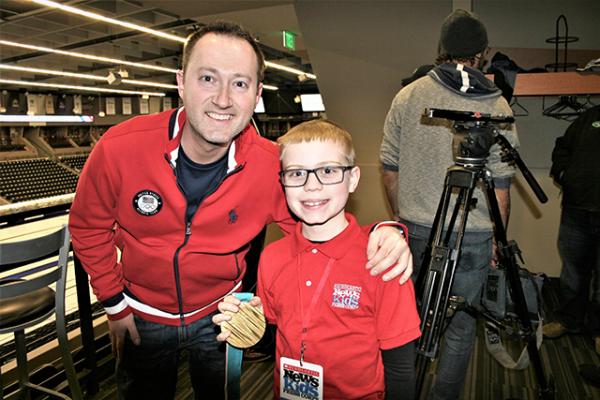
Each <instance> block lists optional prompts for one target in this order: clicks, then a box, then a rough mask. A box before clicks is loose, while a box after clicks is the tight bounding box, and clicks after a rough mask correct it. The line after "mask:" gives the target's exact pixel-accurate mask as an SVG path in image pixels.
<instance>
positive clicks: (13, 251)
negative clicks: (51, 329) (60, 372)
mask: <svg viewBox="0 0 600 400" xmlns="http://www.w3.org/2000/svg"><path fill="white" fill-rule="evenodd" d="M69 239H70V236H69V231H68V228H67V227H66V226H63V227H62V228H61V229H60V230H58V231H56V232H53V233H51V234H48V235H45V236H42V237H39V238H35V239H30V240H23V241H20V242H10V243H0V271H7V270H11V269H15V268H19V267H21V266H26V265H29V264H31V263H33V262H39V261H43V260H48V261H51V260H53V259H55V258H56V257H55V256H56V254H57V253H58V263H57V265H56V266H52V267H50V268H46V269H44V271H43V272H42V273H39V274H38V273H37V272H36V274H35V276H32V275H31V274H32V271H28V272H29V274H30V275H28V276H27V279H5V280H0V333H8V332H12V333H14V335H15V347H16V357H17V370H18V373H19V390H20V391H22V392H28V391H30V390H36V391H39V392H42V393H44V394H46V395H51V396H53V397H58V398H61V399H70V397H68V396H66V395H64V394H62V393H60V392H58V391H55V390H51V389H48V388H45V387H42V386H40V385H36V384H33V383H31V382H30V381H29V373H28V372H27V371H28V368H27V350H26V348H25V328H28V327H30V326H33V325H36V324H38V323H40V322H42V321H43V320H45V319H47V318H49V317H50V316H52V315H53V314H54V315H55V316H56V333H57V336H58V342H59V347H60V351H61V355H62V361H63V366H64V369H65V372H66V374H67V379H68V382H69V388H70V390H71V395H72V398H73V399H75V400H81V399H83V394H82V392H81V388H80V387H79V382H78V380H77V374H76V373H75V368H74V366H73V360H72V358H71V353H70V351H69V346H68V340H67V330H66V325H65V284H66V276H67V259H68V255H69V243H70V240H69ZM53 283H56V290H52V289H51V288H50V287H48V286H49V285H51V284H53ZM2 392H3V389H2V386H1V385H0V399H1V398H3V393H2ZM24 394H28V393H24ZM27 398H28V396H27Z"/></svg>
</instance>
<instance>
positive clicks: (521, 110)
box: [510, 96, 529, 117]
mask: <svg viewBox="0 0 600 400" xmlns="http://www.w3.org/2000/svg"><path fill="white" fill-rule="evenodd" d="M510 108H512V110H513V116H515V117H527V116H528V115H529V110H527V109H526V108H525V107H523V105H522V104H521V103H519V98H518V97H517V96H514V97H513V100H512V101H511V103H510Z"/></svg>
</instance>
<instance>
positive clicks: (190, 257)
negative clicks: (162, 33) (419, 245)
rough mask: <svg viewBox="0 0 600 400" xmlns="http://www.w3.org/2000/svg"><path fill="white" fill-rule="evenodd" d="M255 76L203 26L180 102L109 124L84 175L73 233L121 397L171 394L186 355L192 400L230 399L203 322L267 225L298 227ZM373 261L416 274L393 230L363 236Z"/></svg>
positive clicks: (243, 34) (239, 45) (249, 51)
mask: <svg viewBox="0 0 600 400" xmlns="http://www.w3.org/2000/svg"><path fill="white" fill-rule="evenodd" d="M263 72H264V57H263V55H262V52H261V51H260V49H259V47H258V45H257V43H256V42H255V41H254V39H253V38H252V36H251V35H250V34H249V33H248V32H247V31H245V30H243V29H242V28H241V27H240V26H238V25H236V24H232V23H215V24H210V25H207V26H205V27H203V28H202V29H201V30H199V31H198V32H195V33H194V34H192V35H191V36H190V37H189V38H188V41H187V43H186V45H185V47H184V50H183V68H182V70H181V71H180V72H179V73H178V74H177V83H178V89H179V95H180V96H181V98H182V99H183V103H184V105H185V107H182V108H180V109H178V110H170V111H165V112H163V113H159V114H156V115H149V116H142V117H137V118H133V119H131V120H129V121H126V122H124V123H122V124H119V125H117V126H115V127H113V128H111V129H110V130H109V131H108V132H107V133H106V134H105V135H104V136H103V137H102V139H101V140H100V141H99V142H98V143H97V145H96V146H95V148H94V151H93V152H92V154H91V155H90V157H89V159H88V161H87V163H86V166H85V168H84V170H83V172H82V175H81V177H80V180H79V184H78V187H77V195H76V197H75V201H74V203H73V206H72V208H71V216H70V229H71V232H72V238H73V246H74V248H75V251H76V253H77V255H78V256H79V258H80V259H81V261H82V264H83V266H84V268H85V269H86V271H87V272H88V273H89V275H90V283H91V285H92V287H93V289H94V293H95V294H96V296H97V297H98V299H99V300H100V302H101V303H102V305H103V306H104V308H105V310H106V313H107V316H108V319H109V331H110V337H111V342H112V345H113V351H114V353H115V355H116V357H117V386H118V393H119V398H127V399H169V398H173V396H174V392H175V386H176V378H177V362H178V353H179V351H180V350H182V349H186V350H187V353H188V356H189V369H190V375H191V382H192V385H193V388H194V392H195V397H196V398H207V399H219V398H223V397H224V391H223V388H224V382H225V368H224V366H225V355H224V352H223V349H222V346H219V343H218V342H217V340H216V334H215V326H214V325H213V324H212V321H211V317H212V315H213V314H214V313H215V311H216V309H217V303H218V302H219V300H221V299H222V298H223V297H224V296H226V295H228V294H230V293H233V292H236V291H239V290H240V287H241V282H242V278H243V277H244V274H245V271H246V265H245V261H244V256H245V255H246V253H247V252H248V250H249V247H250V245H249V243H250V242H251V240H252V239H253V238H254V237H255V236H256V235H257V234H258V233H259V232H260V231H261V230H262V228H263V227H264V225H266V224H268V223H271V222H276V223H278V224H279V225H280V226H281V227H282V228H283V230H284V231H286V232H289V230H290V228H291V226H292V224H293V221H292V219H291V217H290V215H289V212H288V210H287V207H286V205H285V199H284V196H283V191H282V189H281V186H280V184H279V182H278V171H279V158H278V156H279V154H278V149H277V147H276V145H275V144H273V143H271V142H269V141H267V140H265V139H263V138H261V137H260V136H259V135H258V134H257V132H256V131H255V129H254V127H253V126H252V124H250V123H249V121H250V118H251V115H252V112H253V110H254V107H255V105H256V103H257V101H258V99H259V97H260V94H261V91H262V83H261V82H262V77H263ZM117 248H118V249H119V250H120V252H121V258H120V260H119V259H118V257H117ZM376 250H377V254H375V252H376ZM368 256H369V258H370V261H369V266H374V267H373V268H372V270H374V271H375V273H379V272H381V271H383V270H386V269H387V268H389V267H390V266H394V265H395V267H394V268H392V270H390V271H388V272H387V274H386V275H385V277H386V278H389V279H391V278H392V277H395V276H398V275H400V274H402V278H401V281H403V280H406V279H408V277H409V276H410V273H411V270H412V260H411V257H410V252H409V251H408V247H407V246H406V243H405V242H404V240H403V239H400V235H399V233H398V232H396V231H394V229H393V228H387V230H386V229H385V228H384V229H381V230H376V231H375V232H374V233H373V234H371V242H370V247H369V253H368Z"/></svg>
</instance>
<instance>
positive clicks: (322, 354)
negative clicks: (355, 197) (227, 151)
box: [213, 120, 420, 399]
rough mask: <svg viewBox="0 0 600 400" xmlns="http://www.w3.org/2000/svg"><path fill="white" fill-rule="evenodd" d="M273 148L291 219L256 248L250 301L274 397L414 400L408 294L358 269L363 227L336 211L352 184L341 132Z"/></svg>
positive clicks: (414, 323) (306, 133) (232, 304)
mask: <svg viewBox="0 0 600 400" xmlns="http://www.w3.org/2000/svg"><path fill="white" fill-rule="evenodd" d="M278 142H279V144H280V145H281V169H282V171H281V183H282V185H283V186H284V188H285V196H286V199H287V204H288V206H289V208H290V209H291V210H292V212H293V213H294V214H295V215H296V216H297V217H298V219H299V220H300V222H299V223H298V224H297V225H296V228H295V230H294V232H293V233H292V234H290V235H289V236H287V237H285V238H283V239H281V240H279V241H277V242H275V243H272V244H271V245H269V246H267V248H266V249H265V250H264V252H263V254H262V257H261V261H260V266H259V270H258V274H259V277H258V296H257V297H254V298H253V299H252V300H251V305H253V306H256V307H261V305H262V308H263V310H264V314H265V316H266V318H267V320H268V321H269V323H272V324H275V325H277V345H276V361H275V385H274V390H275V397H276V398H279V397H280V396H281V398H294V399H295V398H300V397H303V396H302V394H307V395H310V397H309V398H320V399H359V398H360V399H381V398H383V397H384V395H385V398H388V399H413V398H414V390H415V381H414V379H415V376H414V362H415V351H414V344H413V341H414V340H415V339H416V338H418V337H419V336H420V331H419V316H418V314H417V310H416V303H415V296H414V288H413V285H412V281H409V282H407V283H406V284H405V285H397V284H395V283H389V282H387V283H386V282H383V281H382V280H380V279H374V278H373V277H371V276H370V275H369V273H368V272H367V271H366V270H365V269H364V268H363V265H364V263H365V261H366V258H365V250H366V247H367V239H368V238H367V233H366V232H368V230H365V229H361V228H360V227H359V225H358V223H357V221H356V219H355V218H354V216H352V215H351V214H349V213H347V212H345V206H346V202H347V201H348V197H349V195H350V193H352V192H354V190H355V189H356V187H357V185H358V181H359V179H360V169H359V168H358V167H357V166H356V165H355V160H354V149H353V146H352V138H351V136H350V134H349V133H348V132H347V131H345V130H343V129H342V128H340V127H339V126H337V125H335V124H333V123H331V122H328V121H325V120H313V121H309V122H304V123H302V124H300V125H297V126H295V127H294V128H292V129H291V130H290V131H289V132H288V133H286V134H285V135H284V136H282V137H280V138H279V139H278ZM239 304H240V301H239V300H238V299H236V298H235V297H233V296H228V297H227V298H226V299H225V300H224V301H223V302H221V303H219V310H220V311H221V312H223V313H222V314H217V315H216V316H215V317H213V321H214V322H215V323H216V324H221V323H222V322H223V321H229V320H231V316H230V315H227V314H224V313H225V312H226V311H229V312H238V311H239V307H238V306H239ZM229 335H230V332H227V331H225V332H223V333H221V334H220V335H219V336H218V339H219V340H225V339H227V337H228V336H229ZM349 364H351V365H349ZM298 371H307V372H305V374H306V376H310V377H313V378H314V380H311V385H309V386H304V385H302V382H304V380H303V379H301V378H299V380H296V379H295V377H297V376H298V374H300V375H302V374H303V373H298ZM313 378H311V379H313ZM306 390H308V392H306ZM318 393H321V394H322V396H317V394H318ZM296 396H300V397H296ZM312 396H315V397H312Z"/></svg>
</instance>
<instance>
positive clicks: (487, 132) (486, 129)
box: [425, 108, 515, 168]
mask: <svg viewBox="0 0 600 400" xmlns="http://www.w3.org/2000/svg"><path fill="white" fill-rule="evenodd" d="M425 115H426V116H428V117H430V118H442V119H447V120H450V121H453V124H452V127H453V129H454V137H453V139H452V155H453V157H454V162H455V163H456V164H458V165H462V166H464V167H479V168H483V167H484V166H485V163H486V162H487V158H488V156H489V155H490V148H491V147H492V145H493V144H494V143H495V142H496V137H497V136H498V135H499V133H498V125H501V124H510V123H513V122H514V121H515V119H514V118H513V117H505V116H492V115H490V114H483V113H480V112H475V111H455V110H443V109H439V108H428V109H426V110H425Z"/></svg>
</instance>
